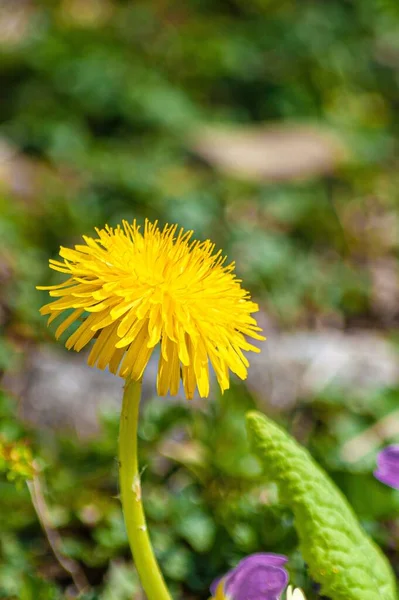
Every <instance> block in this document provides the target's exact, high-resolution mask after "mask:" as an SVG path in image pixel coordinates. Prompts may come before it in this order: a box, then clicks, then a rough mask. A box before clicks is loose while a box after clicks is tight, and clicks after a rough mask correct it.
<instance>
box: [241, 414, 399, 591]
mask: <svg viewBox="0 0 399 600" xmlns="http://www.w3.org/2000/svg"><path fill="white" fill-rule="evenodd" d="M247 423H248V431H249V435H250V438H251V441H252V444H253V448H254V450H255V452H256V453H257V454H258V456H259V457H260V458H261V460H262V464H263V466H264V468H265V471H266V473H267V475H268V476H269V477H270V478H271V479H272V480H274V481H276V482H277V483H278V485H279V489H280V491H281V494H282V498H283V501H284V502H286V503H287V504H288V505H289V506H290V507H291V508H292V511H293V513H294V516H295V527H296V529H297V531H298V535H299V539H300V544H301V551H302V554H303V557H304V559H305V560H306V562H307V563H308V566H309V570H310V573H311V574H312V576H313V577H314V578H315V580H316V581H318V582H319V583H321V584H322V592H323V593H324V594H328V595H329V596H330V597H331V598H332V599H333V600H373V599H374V598H377V597H378V596H380V595H381V594H382V595H383V597H384V598H387V599H388V598H389V599H390V600H396V599H397V594H396V591H395V590H396V584H395V580H394V575H393V573H392V571H391V568H390V566H389V563H388V561H387V559H386V558H385V557H384V556H383V555H382V553H381V551H380V549H379V548H378V547H377V546H376V545H375V544H374V543H372V542H371V540H370V539H369V538H368V536H367V535H366V534H365V532H364V531H363V530H362V529H361V527H360V525H359V523H358V521H357V518H356V516H355V514H354V512H353V509H352V508H351V507H350V505H349V504H348V502H347V500H346V499H345V497H344V496H343V495H342V493H341V492H340V491H339V490H338V489H337V488H336V487H335V485H334V484H333V483H332V481H331V480H330V479H329V477H328V476H327V475H326V474H325V473H324V472H323V470H322V469H321V468H320V467H319V466H318V465H317V464H316V463H315V462H314V460H313V459H312V458H311V456H310V454H309V452H308V451H307V450H306V449H305V448H302V447H301V446H300V445H299V444H297V442H296V441H295V440H294V439H293V438H291V437H290V436H289V435H288V434H286V433H285V432H284V430H283V429H281V428H280V427H278V426H277V425H276V424H275V423H274V422H273V421H272V420H270V419H268V418H267V417H265V416H264V415H262V414H261V413H258V412H250V413H249V414H248V416H247Z"/></svg>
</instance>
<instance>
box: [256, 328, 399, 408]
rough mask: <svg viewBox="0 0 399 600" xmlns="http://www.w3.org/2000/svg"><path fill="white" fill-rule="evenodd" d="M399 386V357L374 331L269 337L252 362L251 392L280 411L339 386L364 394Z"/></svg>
mask: <svg viewBox="0 0 399 600" xmlns="http://www.w3.org/2000/svg"><path fill="white" fill-rule="evenodd" d="M398 382H399V355H398V353H397V352H396V351H395V349H394V347H393V346H392V345H391V344H390V343H389V342H387V341H386V340H385V339H384V338H383V336H381V335H379V334H378V333H375V332H373V331H360V330H359V331H354V332H352V333H344V332H340V331H336V330H327V329H326V330H324V331H320V332H315V331H299V332H296V333H283V334H278V333H272V334H269V335H268V340H267V342H265V343H264V345H263V348H262V352H261V354H257V355H255V356H254V357H252V358H251V368H250V377H249V379H248V383H249V386H250V388H251V389H252V390H253V391H255V392H256V393H257V395H258V396H259V397H260V398H261V399H262V398H263V399H266V400H267V401H268V402H269V403H270V404H271V405H272V406H274V407H275V408H277V409H288V408H289V407H292V406H293V405H294V404H295V403H296V402H297V400H298V398H305V397H308V398H312V396H315V395H316V394H319V393H321V392H322V391H323V390H324V389H325V388H327V387H328V386H330V385H333V386H334V387H336V388H337V389H340V390H342V392H343V393H345V392H349V391H350V393H351V394H353V395H359V394H364V393H367V392H371V391H375V390H378V389H381V388H383V387H387V386H393V385H397V384H398Z"/></svg>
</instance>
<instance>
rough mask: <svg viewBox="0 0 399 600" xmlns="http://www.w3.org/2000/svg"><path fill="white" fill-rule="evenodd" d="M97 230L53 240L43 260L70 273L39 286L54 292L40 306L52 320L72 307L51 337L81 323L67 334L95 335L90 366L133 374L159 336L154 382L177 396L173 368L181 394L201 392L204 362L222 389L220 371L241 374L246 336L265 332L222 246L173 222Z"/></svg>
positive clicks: (78, 339) (82, 342)
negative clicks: (55, 247) (52, 251)
mask: <svg viewBox="0 0 399 600" xmlns="http://www.w3.org/2000/svg"><path fill="white" fill-rule="evenodd" d="M96 233H97V236H98V237H97V238H96V239H93V238H91V237H88V236H83V239H84V242H85V244H84V245H83V244H81V245H76V246H75V248H74V249H70V248H63V247H62V248H61V249H60V256H61V257H62V258H63V261H58V260H50V267H51V268H52V269H54V270H55V271H60V272H61V273H65V274H66V275H69V278H68V279H67V280H66V281H64V282H63V283H61V284H59V285H55V286H46V287H39V288H38V289H42V290H48V291H49V294H50V296H52V297H55V298H57V299H56V300H54V301H52V302H51V303H50V304H46V305H45V306H43V308H42V309H41V313H42V314H43V315H49V319H48V322H49V323H51V322H52V321H53V320H54V319H56V318H57V317H58V316H60V315H62V314H63V313H64V312H65V311H69V310H70V309H73V311H72V312H71V313H70V314H68V316H66V318H65V319H64V321H63V322H62V323H61V324H60V325H59V327H58V329H57V330H56V334H55V335H56V337H57V338H59V337H60V335H61V334H62V333H64V331H65V330H66V329H67V328H68V327H70V326H71V325H72V323H74V322H75V321H81V322H80V325H79V326H78V327H77V329H76V330H75V331H74V333H72V335H70V336H69V338H68V339H67V341H66V347H67V348H68V349H71V348H73V349H74V350H76V351H78V352H79V351H80V350H82V348H84V347H85V346H87V344H89V342H91V341H92V340H93V339H94V340H95V341H94V343H93V345H92V348H91V351H90V354H89V358H88V363H89V365H91V366H94V365H97V366H98V367H99V368H100V369H105V368H106V367H108V368H109V370H110V371H111V372H112V373H115V374H116V373H118V374H119V375H120V376H121V377H124V378H128V377H129V378H131V379H132V380H135V381H138V380H140V379H141V377H142V375H143V372H144V370H145V368H146V366H147V364H148V361H149V359H150V356H151V354H152V352H153V351H154V348H155V347H156V346H157V344H160V357H159V366H158V377H157V389H158V394H159V395H161V396H163V395H165V394H167V393H168V392H169V393H171V394H172V395H175V394H177V392H178V389H179V383H180V376H181V377H182V380H183V385H184V389H185V393H186V396H187V397H188V398H192V397H193V395H194V392H195V389H196V387H198V391H199V394H200V396H202V397H206V396H208V394H209V363H210V364H211V365H212V367H213V369H214V371H215V373H216V377H217V380H218V382H219V385H220V387H221V389H222V391H224V390H226V389H228V387H229V371H232V372H233V373H235V374H236V375H238V377H240V378H241V379H245V378H246V376H247V369H248V366H249V363H248V360H247V358H246V356H245V355H244V352H245V351H253V352H259V349H258V348H257V347H256V346H254V345H253V344H251V343H249V342H248V341H247V339H246V336H249V337H251V338H254V339H256V340H264V339H265V338H264V337H263V336H262V335H261V334H260V332H261V329H260V328H259V327H258V326H257V323H256V321H255V319H254V318H253V317H252V316H251V314H252V313H254V312H256V311H257V310H258V306H257V304H255V303H254V302H252V301H251V300H250V295H249V293H248V292H247V291H246V290H244V289H242V288H241V286H240V283H241V281H240V280H239V279H237V278H236V276H235V274H234V272H233V269H234V263H231V264H229V265H226V264H225V262H226V259H225V257H223V256H222V253H221V251H219V252H216V253H215V245H214V244H213V243H211V242H210V241H209V240H206V241H205V242H198V241H192V240H191V237H192V235H193V232H192V231H187V232H184V231H183V229H180V230H179V231H178V227H177V225H166V226H165V227H164V229H163V230H162V231H161V230H160V229H159V228H158V226H157V223H156V222H155V223H153V224H151V223H149V222H148V221H146V222H145V226H144V230H141V229H140V226H138V225H137V224H136V221H134V222H133V223H132V224H129V223H127V222H126V221H124V222H123V225H122V226H117V227H116V228H112V227H109V226H106V227H105V228H104V229H96Z"/></svg>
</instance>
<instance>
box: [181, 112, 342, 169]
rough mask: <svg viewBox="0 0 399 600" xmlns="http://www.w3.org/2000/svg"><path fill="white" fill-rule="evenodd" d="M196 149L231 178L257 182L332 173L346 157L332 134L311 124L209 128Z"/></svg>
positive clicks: (193, 144)
mask: <svg viewBox="0 0 399 600" xmlns="http://www.w3.org/2000/svg"><path fill="white" fill-rule="evenodd" d="M191 148H192V150H193V151H194V152H195V153H196V154H198V155H199V156H200V157H201V158H203V159H204V160H205V161H207V162H208V163H209V164H211V165H212V166H213V167H214V168H216V169H219V170H220V171H223V172H224V173H226V174H227V175H231V176H235V177H240V178H244V179H249V180H254V181H284V180H290V179H296V178H302V177H311V176H315V175H322V174H325V173H330V172H332V171H333V170H334V169H335V167H336V165H337V164H338V162H340V161H341V160H342V159H343V157H344V151H343V146H342V145H341V143H340V142H339V141H338V139H337V138H336V136H334V135H333V134H332V133H329V132H326V131H324V130H322V129H321V128H318V127H316V126H311V125H299V124H285V125H277V124H276V125H269V126H263V127H256V128H255V127H241V128H239V127H236V128H232V127H231V128H221V127H206V128H204V129H202V130H200V131H198V132H197V133H196V134H195V135H194V136H193V139H192V140H191Z"/></svg>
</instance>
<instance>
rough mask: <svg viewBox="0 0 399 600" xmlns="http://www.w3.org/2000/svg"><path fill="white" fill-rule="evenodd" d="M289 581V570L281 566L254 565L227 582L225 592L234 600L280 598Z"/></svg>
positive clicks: (277, 599) (274, 599)
mask: <svg viewBox="0 0 399 600" xmlns="http://www.w3.org/2000/svg"><path fill="white" fill-rule="evenodd" d="M287 583H288V575H287V572H286V571H285V570H284V569H282V568H281V567H273V566H270V565H269V566H254V567H248V569H246V570H245V571H244V570H242V571H240V572H239V573H238V574H237V576H236V577H235V579H234V581H228V582H226V584H225V592H226V594H227V595H228V596H229V597H230V598H232V600H279V598H280V596H281V594H282V593H283V591H284V589H285V587H286V585H287Z"/></svg>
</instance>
